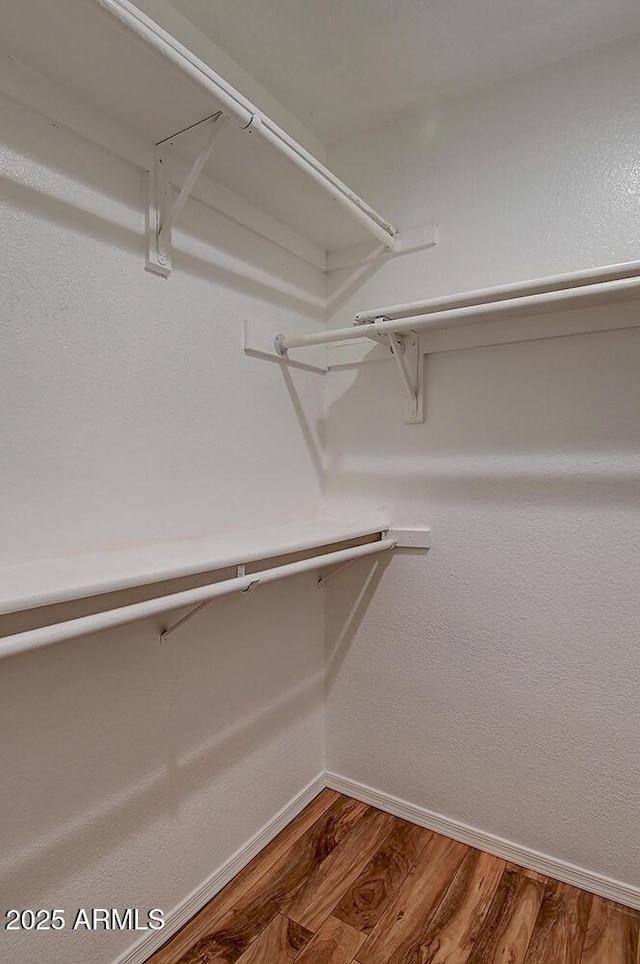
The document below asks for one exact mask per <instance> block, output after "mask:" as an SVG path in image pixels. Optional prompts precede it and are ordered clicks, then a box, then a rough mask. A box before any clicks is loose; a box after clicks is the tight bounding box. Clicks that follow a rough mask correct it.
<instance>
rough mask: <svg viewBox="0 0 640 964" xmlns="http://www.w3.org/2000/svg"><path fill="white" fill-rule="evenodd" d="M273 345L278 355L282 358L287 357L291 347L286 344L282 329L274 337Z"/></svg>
mask: <svg viewBox="0 0 640 964" xmlns="http://www.w3.org/2000/svg"><path fill="white" fill-rule="evenodd" d="M273 347H274V349H275V353H276V355H279V356H280V358H286V357H287V355H288V354H289V349H288V348H287V346H286V345H285V335H284V334H283V333H282V332H281V331H280V332H278V334H277V335H276V336H275V338H274V339H273Z"/></svg>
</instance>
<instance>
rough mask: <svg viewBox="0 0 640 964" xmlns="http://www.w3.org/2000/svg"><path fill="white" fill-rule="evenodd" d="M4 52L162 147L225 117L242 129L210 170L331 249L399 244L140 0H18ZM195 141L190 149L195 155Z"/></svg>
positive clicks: (6, 24) (221, 142) (220, 143)
mask: <svg viewBox="0 0 640 964" xmlns="http://www.w3.org/2000/svg"><path fill="white" fill-rule="evenodd" d="M0 44H1V45H2V48H3V49H4V51H5V52H6V53H7V54H8V55H9V56H10V57H11V58H13V59H14V60H18V61H20V62H22V63H24V64H26V65H27V66H29V67H31V68H33V69H34V70H36V71H37V72H38V73H39V74H41V75H43V76H44V77H45V78H46V80H47V81H49V82H50V83H53V84H54V85H56V87H58V88H60V89H62V90H64V91H67V92H68V93H70V94H72V95H76V96H80V97H81V98H82V99H83V100H84V101H85V102H87V103H88V104H89V105H90V106H91V107H92V108H94V109H96V110H98V111H100V112H101V113H102V114H104V115H106V116H107V117H110V118H111V119H115V120H116V121H118V122H119V123H121V124H122V125H123V126H125V127H126V128H128V129H129V130H130V131H132V132H135V134H136V135H138V136H143V137H144V138H145V139H147V140H148V141H149V142H151V143H152V144H159V143H160V142H163V141H166V140H167V139H170V138H172V137H173V135H175V134H178V133H180V132H183V131H185V130H186V129H187V128H190V127H192V126H193V125H198V124H200V122H202V121H204V120H205V119H206V118H209V117H211V115H213V114H215V113H216V112H218V111H222V112H223V113H224V114H225V115H226V116H227V117H229V118H230V120H231V121H232V123H229V124H227V125H226V128H228V129H225V131H224V136H223V137H221V138H219V139H218V140H217V142H216V146H215V151H214V152H213V155H212V157H211V158H210V159H209V160H208V161H207V163H206V165H205V167H204V173H205V174H208V175H209V176H210V177H211V178H212V179H213V180H215V181H217V182H218V183H220V184H222V185H223V186H224V187H226V188H227V189H229V190H231V191H233V192H234V193H235V194H237V195H240V196H241V197H242V198H244V199H246V200H248V201H249V202H250V203H251V204H252V205H254V206H255V207H257V208H258V209H260V210H262V211H263V212H265V213H267V214H268V215H270V216H271V217H273V218H275V219H276V220H278V221H280V222H281V223H283V224H285V225H286V226H287V227H288V228H289V229H291V230H293V231H295V232H297V233H298V234H300V235H302V236H303V237H304V238H307V239H309V240H310V241H312V242H313V243H314V244H317V245H319V246H320V247H321V248H323V249H324V250H325V251H331V250H335V249H339V248H342V247H346V246H351V245H357V244H361V243H362V242H363V240H369V239H371V240H372V241H377V243H378V244H384V245H385V246H386V247H387V248H392V247H393V246H394V244H395V235H396V232H395V229H394V228H393V227H392V226H391V225H390V224H388V223H387V222H386V221H385V219H384V218H383V217H381V216H380V215H379V214H377V213H376V212H375V211H373V210H372V209H371V208H370V207H369V206H368V205H367V204H366V203H365V202H364V201H363V200H362V199H361V198H359V197H358V196H357V195H356V194H355V193H354V192H353V191H351V189H350V188H348V187H347V186H346V185H345V184H343V183H342V182H341V181H340V180H339V179H338V178H337V177H336V176H335V175H334V174H332V172H330V171H329V170H328V169H327V168H326V167H324V166H323V165H322V164H321V163H320V162H319V161H318V160H316V159H315V158H314V157H313V156H312V155H311V154H309V153H308V152H307V151H306V150H305V149H304V148H303V147H301V146H300V145H299V144H298V143H297V142H296V141H294V140H293V139H292V138H291V137H289V136H288V135H287V134H286V133H285V132H284V131H283V130H281V129H280V128H279V127H278V126H277V125H276V124H275V123H274V122H273V121H271V120H270V119H269V118H268V117H266V116H265V115H263V114H261V113H260V112H259V111H258V109H257V108H256V107H254V106H253V105H252V104H251V103H250V102H249V101H248V100H247V99H246V98H244V97H243V96H242V95H241V94H240V93H238V92H237V91H236V90H234V89H233V88H232V87H231V86H230V85H229V84H227V83H226V81H224V79H223V78H221V77H220V76H219V75H218V74H216V73H215V71H214V70H213V69H212V68H211V67H210V66H208V65H207V64H205V63H204V62H203V61H201V60H200V59H199V58H197V57H196V56H195V54H193V53H192V52H191V51H189V50H187V49H186V48H185V47H184V46H183V45H182V44H180V43H179V42H178V41H177V40H176V39H175V38H173V37H171V36H170V35H169V34H168V33H167V32H166V31H165V30H163V29H162V28H161V27H160V26H158V25H157V24H156V23H154V22H153V21H152V20H150V19H149V18H148V17H146V16H145V15H144V14H143V13H142V12H141V11H140V10H139V9H138V8H137V7H135V6H134V5H133V4H132V3H130V2H129V0H55V2H52V0H20V2H19V3H18V2H16V3H10V4H8V5H7V6H6V8H5V9H4V10H3V15H2V35H1V39H0ZM199 130H200V129H199V128H195V129H194V131H195V132H194V133H193V137H194V138H195V141H194V145H195V148H196V149H197V138H198V134H199ZM191 136H192V134H191V133H188V134H186V135H185V134H183V135H182V137H181V139H180V145H179V150H180V152H181V153H186V155H187V156H188V157H189V158H190V159H191V158H192V156H193V154H192V150H193V149H194V145H192V144H191V142H190V138H191Z"/></svg>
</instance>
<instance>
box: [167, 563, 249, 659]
mask: <svg viewBox="0 0 640 964" xmlns="http://www.w3.org/2000/svg"><path fill="white" fill-rule="evenodd" d="M246 575H247V567H246V565H245V563H241V564H240V565H239V566H236V579H243V578H244V577H245V576H246ZM259 584H260V580H259V579H254V580H252V581H251V582H250V583H249V585H248V586H246V587H245V588H244V589H243V590H242V592H251V590H252V589H255V588H256V586H258V585H259ZM213 601H214V600H213V599H205V601H204V602H202V603H200V604H199V605H198V606H194V608H193V609H190V610H189V612H188V613H185V615H184V616H181V618H180V619H177V620H176V621H175V623H171V625H170V626H167V628H166V629H163V630H162V632H161V633H160V642H161V643H166V641H167V639H168V638H169V636H170V635H171V633H175V631H176V629H179V628H180V627H181V626H184V624H185V623H188V622H189V620H190V619H193V617H194V616H195V615H196V614H197V613H199V612H200V610H201V609H204V608H205V606H209V605H210V604H211V603H212V602H213Z"/></svg>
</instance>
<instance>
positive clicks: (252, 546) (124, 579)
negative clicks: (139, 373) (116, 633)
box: [0, 519, 389, 614]
mask: <svg viewBox="0 0 640 964" xmlns="http://www.w3.org/2000/svg"><path fill="white" fill-rule="evenodd" d="M388 528H389V523H388V522H386V521H385V520H383V519H370V520H368V521H362V522H345V521H344V520H332V519H322V520H318V521H310V522H300V523H293V524H287V525H281V526H270V527H265V528H262V529H250V530H246V531H243V530H241V531H237V532H232V533H228V534H224V535H221V536H218V537H215V538H213V537H212V538H207V539H197V540H196V539H194V540H190V541H185V542H171V543H166V542H164V543H153V544H149V545H143V546H137V547H133V548H128V549H118V550H114V551H111V552H100V553H91V554H87V555H77V556H67V557H61V558H59V559H44V560H39V561H37V562H28V563H22V564H18V565H10V566H0V614H7V613H12V612H22V611H23V610H27V609H35V608H36V607H38V606H48V605H53V604H55V603H61V602H67V601H69V600H72V599H83V598H87V597H89V596H96V595H100V594H102V593H108V592H116V591H118V590H122V589H131V588H133V587H135V586H146V585H150V584H152V583H157V582H162V581H164V580H167V579H178V578H181V577H183V576H192V575H196V574H199V573H203V572H212V571H214V570H216V569H226V568H229V567H231V566H238V565H242V564H243V563H251V562H257V561H259V560H265V559H271V558H276V557H277V556H284V555H288V554H290V553H297V552H304V551H307V550H310V549H317V548H319V547H320V546H331V545H333V546H335V545H336V544H338V543H342V542H350V541H353V540H355V539H360V538H362V537H364V536H370V535H375V534H376V533H381V532H384V531H386V530H387V529H388Z"/></svg>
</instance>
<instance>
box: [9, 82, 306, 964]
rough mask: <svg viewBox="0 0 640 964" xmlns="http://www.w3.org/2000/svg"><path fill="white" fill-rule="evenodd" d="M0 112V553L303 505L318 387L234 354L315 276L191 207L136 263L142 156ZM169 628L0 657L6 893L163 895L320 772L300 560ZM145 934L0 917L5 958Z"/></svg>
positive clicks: (14, 899)
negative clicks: (19, 928) (46, 929)
mask: <svg viewBox="0 0 640 964" xmlns="http://www.w3.org/2000/svg"><path fill="white" fill-rule="evenodd" d="M0 110H1V112H2V121H1V126H2V135H3V141H4V146H3V147H2V153H1V155H0V166H1V169H2V203H1V215H0V249H1V250H2V253H3V254H2V259H1V262H0V289H1V290H2V310H1V314H2V324H1V325H0V354H1V355H2V359H3V365H2V367H3V377H2V380H1V382H0V411H1V412H2V419H1V420H0V448H1V451H2V456H3V457H2V470H1V472H0V505H1V506H2V519H1V532H0V553H1V559H0V562H1V563H10V562H15V561H18V560H28V559H36V558H44V557H54V556H56V555H60V554H65V553H75V552H82V551H85V550H91V549H96V550H99V549H101V548H108V547H116V546H126V545H131V544H136V543H140V542H145V541H149V540H171V539H180V538H189V537H197V536H200V535H202V536H204V535H209V534H211V535H213V534H215V533H216V532H220V531H227V530H233V529H238V528H247V527H251V526H253V525H267V524H269V523H276V522H279V521H286V520H289V519H303V518H305V517H309V518H310V517H312V515H314V514H315V513H317V511H318V507H319V500H320V493H321V468H320V462H319V456H318V452H317V448H316V446H317V428H318V425H319V423H320V420H321V415H322V407H321V406H322V400H321V394H320V393H321V384H320V382H319V380H317V379H314V378H313V377H312V376H309V375H306V374H304V373H299V372H295V373H293V374H292V375H291V377H290V378H284V377H283V375H282V374H281V372H280V371H279V369H278V367H277V366H275V365H273V366H272V365H265V364H261V363H260V362H257V361H255V360H252V359H249V358H247V357H245V356H244V355H243V352H242V346H241V322H242V318H243V317H245V316H249V317H251V316H258V317H260V318H265V319H273V323H274V325H275V326H277V325H279V324H282V322H283V320H287V321H288V323H289V324H290V325H291V326H293V324H294V323H295V325H300V324H303V325H305V324H308V325H313V324H316V323H317V321H318V319H319V318H321V317H322V310H321V309H322V306H323V294H324V282H323V277H322V275H321V273H320V272H317V271H316V270H315V269H312V268H310V267H309V266H308V265H305V264H304V263H303V262H300V261H298V259H296V258H295V257H294V256H293V255H289V254H286V253H285V252H284V251H282V250H281V249H279V248H276V247H275V246H273V245H270V244H269V243H267V242H265V241H262V240H259V239H258V238H257V237H256V236H254V235H252V234H251V233H250V232H248V231H247V230H245V229H243V228H240V227H239V226H237V225H235V224H233V223H232V222H230V221H227V220H226V219H224V218H223V217H221V216H219V215H216V214H215V213H214V212H213V211H211V210H208V209H206V208H205V207H204V206H203V205H201V204H199V203H197V202H190V203H189V204H188V205H187V208H186V209H185V211H184V212H183V218H182V220H181V224H182V229H181V231H179V232H178V233H177V238H176V239H175V240H176V250H175V260H174V272H173V274H172V276H171V278H170V279H169V280H168V281H163V280H161V279H160V278H157V277H154V276H152V275H149V274H147V273H145V272H144V270H143V266H144V212H143V200H144V183H143V175H142V172H141V171H139V170H137V169H135V168H133V167H131V166H129V165H128V164H127V163H125V162H124V161H122V160H119V159H118V158H116V157H115V156H114V155H112V154H110V153H108V152H107V151H104V150H102V149H100V148H98V147H96V146H95V145H94V144H91V143H89V142H88V141H86V140H83V139H82V138H80V137H78V136H76V135H73V134H71V133H69V132H68V131H65V130H64V129H63V128H61V127H60V126H58V125H57V124H56V123H53V122H52V121H51V120H49V119H47V118H46V117H44V116H40V115H39V114H38V113H36V112H35V111H32V110H30V109H27V108H25V107H24V106H21V105H19V104H18V103H16V102H15V101H13V100H10V99H5V98H2V99H0ZM303 413H304V414H303ZM127 598H129V597H127ZM79 611H84V610H83V609H82V606H81V605H80V604H76V605H75V606H69V607H63V608H62V610H61V611H60V612H59V616H60V618H65V616H67V615H70V614H72V613H75V612H79ZM16 625H17V623H16V620H15V619H12V620H4V621H3V623H2V632H3V633H4V632H9V631H11V630H12V628H13V627H15V626H16ZM21 625H23V624H21ZM161 625H162V620H150V621H147V622H145V623H143V624H135V625H132V626H130V627H126V628H123V629H119V630H116V631H113V632H109V633H103V634H100V635H96V636H94V637H90V638H83V639H81V640H77V641H73V642H68V643H65V644H62V645H59V646H56V647H53V648H51V649H49V650H42V651H37V652H33V653H29V654H26V655H24V656H20V657H15V658H12V659H7V660H3V661H2V666H1V668H0V690H1V692H0V706H1V709H0V729H1V731H2V733H3V734H4V735H5V739H3V741H2V749H1V750H0V767H1V769H2V773H3V780H2V790H1V791H0V797H1V800H0V811H1V812H2V821H1V823H0V834H1V836H2V841H1V844H0V872H1V884H0V893H1V894H2V901H1V903H2V908H3V911H4V909H8V908H9V907H18V908H24V907H36V908H37V907H45V908H46V907H55V908H63V909H65V910H66V912H67V914H68V915H71V914H72V913H73V911H74V910H75V909H77V908H78V907H81V906H82V907H119V908H122V909H123V908H124V907H140V908H144V909H145V911H146V909H148V908H149V907H150V906H157V907H160V908H163V909H164V910H165V911H166V912H167V913H168V912H170V911H171V910H172V909H173V908H174V907H175V906H176V905H177V904H178V903H179V902H180V901H182V900H183V899H184V898H185V897H186V896H187V895H188V894H189V893H190V892H191V891H192V890H193V889H194V888H196V887H197V886H199V885H200V884H202V882H203V881H204V880H205V879H206V878H208V877H209V875H210V874H212V872H213V871H214V870H216V869H217V868H218V867H219V866H220V865H221V864H222V862H223V861H225V860H226V859H227V858H228V857H229V856H230V855H231V854H232V853H234V851H235V850H236V849H237V848H238V847H240V846H241V845H243V844H245V843H246V842H247V841H248V839H249V838H250V837H251V836H252V835H253V834H254V833H255V832H256V831H257V830H258V829H260V828H261V827H262V826H263V825H264V824H265V823H266V822H267V821H268V820H270V819H271V818H272V817H273V816H274V815H275V814H276V813H277V811H278V810H279V809H280V808H281V807H282V806H283V805H284V804H285V803H287V802H288V801H289V800H290V799H291V798H292V797H293V796H294V795H295V794H297V793H298V792H299V791H300V790H301V789H302V788H303V787H304V786H305V785H306V784H307V783H308V782H309V781H310V780H311V779H313V778H314V777H315V776H317V774H318V772H319V771H320V770H321V769H322V765H323V715H322V665H323V655H324V653H323V613H322V608H321V596H320V594H319V593H318V592H317V589H316V586H315V579H314V578H313V576H312V575H309V576H305V577H300V578H297V579H296V580H295V581H287V582H286V583H285V582H283V583H279V584H277V585H273V586H270V587H268V588H266V589H265V590H264V591H259V592H256V593H252V594H251V595H249V596H246V595H244V596H242V597H235V598H228V599H225V600H222V601H216V602H215V603H214V604H213V605H212V606H211V607H210V608H209V609H207V610H206V611H205V612H203V613H202V614H200V615H199V616H198V617H197V618H196V619H194V620H193V622H191V623H190V624H189V625H188V626H186V627H184V630H183V631H181V632H179V633H178V634H176V636H175V637H173V638H172V640H171V641H170V642H168V643H167V644H166V645H165V646H163V647H162V648H161V647H160V645H159V639H158V631H159V629H160V627H161ZM136 936H137V935H135V934H131V933H107V934H96V935H93V936H89V937H88V936H87V935H86V934H81V933H78V934H72V933H70V932H69V931H65V932H64V933H63V934H60V935H56V936H54V935H51V934H47V933H41V934H38V935H33V934H27V935H15V934H7V933H6V932H5V931H3V932H2V938H1V943H2V949H1V950H0V957H1V958H2V960H6V961H9V960H10V961H11V962H12V964H22V962H27V961H28V962H31V961H33V960H35V959H38V960H45V959H46V960H47V961H48V962H50V964H75V962H77V964H85V962H86V961H88V960H91V961H92V962H93V964H101V962H111V961H113V960H114V959H115V958H116V957H117V956H118V955H119V953H120V952H121V951H122V950H123V949H124V948H125V947H127V946H129V945H130V944H131V943H132V942H133V940H134V939H135V938H136Z"/></svg>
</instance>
